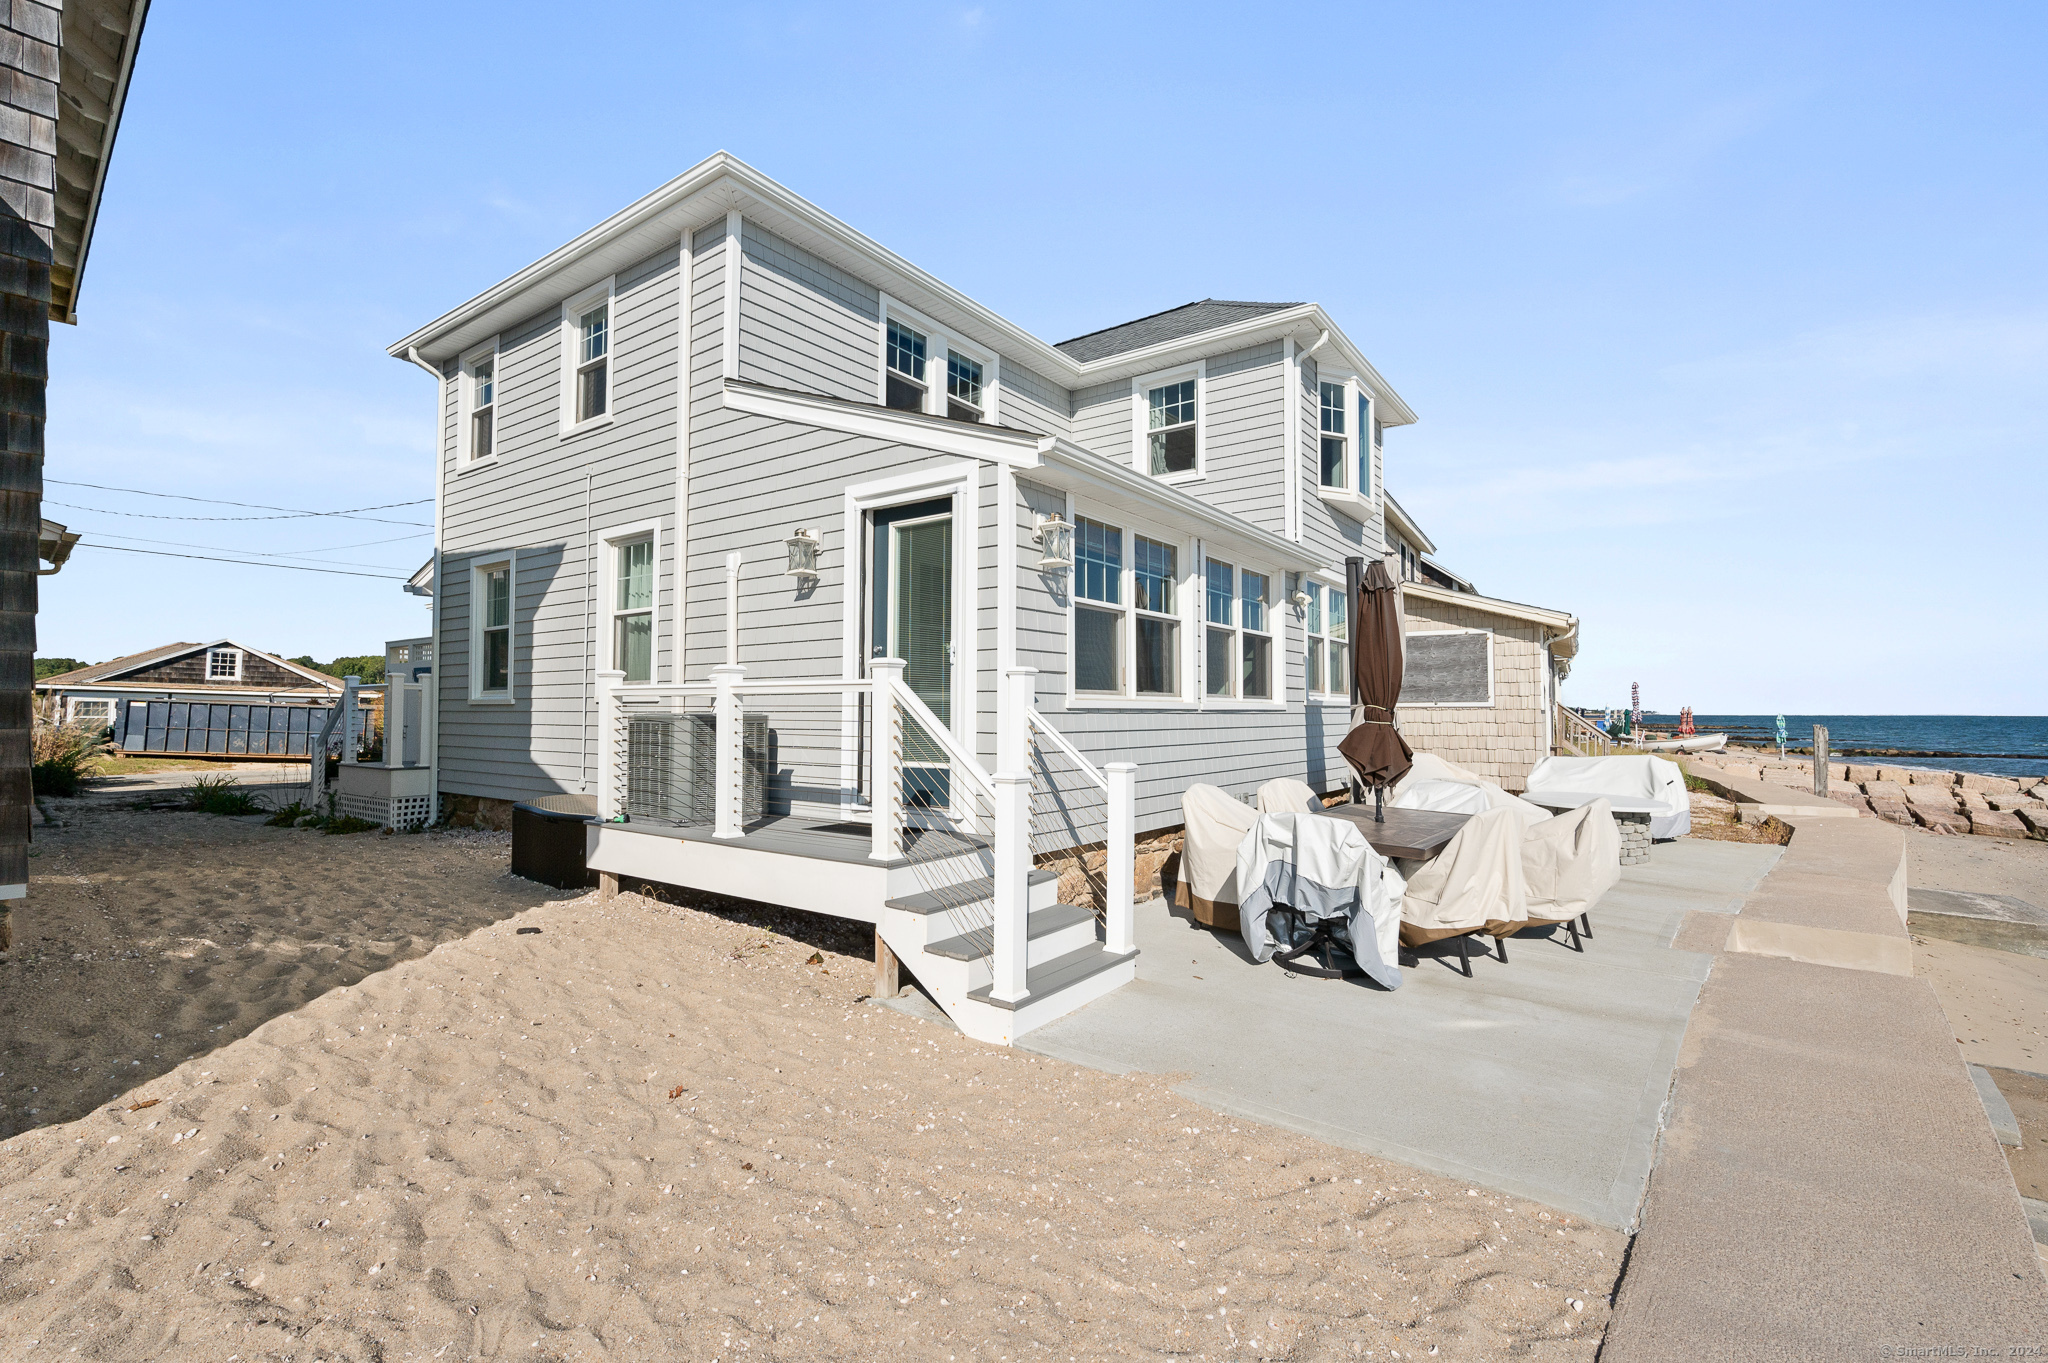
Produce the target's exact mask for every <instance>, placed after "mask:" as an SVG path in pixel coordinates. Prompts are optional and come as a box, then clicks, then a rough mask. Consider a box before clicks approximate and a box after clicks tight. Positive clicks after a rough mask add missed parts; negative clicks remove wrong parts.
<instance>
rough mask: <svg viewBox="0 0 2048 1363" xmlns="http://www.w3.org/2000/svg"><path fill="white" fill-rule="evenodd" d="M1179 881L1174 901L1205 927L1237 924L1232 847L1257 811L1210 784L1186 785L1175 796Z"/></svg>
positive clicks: (1256, 817)
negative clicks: (1181, 828)
mask: <svg viewBox="0 0 2048 1363" xmlns="http://www.w3.org/2000/svg"><path fill="white" fill-rule="evenodd" d="M1180 809H1181V820H1182V822H1183V824H1184V825H1185V826H1186V832H1185V834H1184V835H1183V837H1182V839H1181V852H1180V876H1179V884H1178V886H1177V888H1176V889H1175V891H1174V902H1175V903H1176V904H1178V905H1179V906H1180V907H1181V908H1184V909H1186V910H1188V911H1189V912H1190V913H1192V914H1194V916H1195V921H1196V922H1197V923H1200V924H1201V925H1202V926H1203V927H1205V928H1219V929H1223V930H1230V929H1234V928H1236V927H1237V902H1238V892H1237V847H1238V844H1239V843H1241V842H1243V841H1244V835H1245V834H1247V833H1249V832H1251V831H1252V825H1253V824H1255V823H1257V822H1258V821H1259V815H1258V811H1256V810H1254V809H1253V808H1252V807H1251V806H1250V805H1247V804H1245V803H1243V802H1242V801H1239V800H1233V799H1231V798H1230V796H1229V795H1227V794H1226V793H1224V792H1223V791H1222V790H1219V789H1218V788H1217V787H1215V786H1210V785H1192V786H1189V787H1188V788H1187V793H1186V794H1184V795H1182V796H1181V797H1180Z"/></svg>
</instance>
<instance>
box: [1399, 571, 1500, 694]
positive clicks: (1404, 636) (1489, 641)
mask: <svg viewBox="0 0 2048 1363" xmlns="http://www.w3.org/2000/svg"><path fill="white" fill-rule="evenodd" d="M1460 595H1461V596H1462V595H1463V594H1462V593H1460ZM1464 599H1465V600H1468V601H1469V600H1471V598H1470V597H1465V598H1464ZM1446 634H1483V635H1485V636H1486V699H1485V700H1411V699H1409V698H1408V695H1407V693H1406V692H1405V690H1404V692H1403V693H1402V696H1401V699H1400V700H1398V701H1396V702H1395V706H1396V708H1397V709H1402V710H1490V709H1492V708H1493V704H1494V699H1495V697H1496V696H1497V695H1498V689H1497V688H1496V686H1495V684H1494V669H1495V667H1496V666H1497V663H1496V661H1495V658H1494V654H1495V651H1496V650H1495V648H1494V635H1493V631H1492V630H1490V629H1474V628H1470V627H1466V628H1461V629H1460V628H1453V629H1406V628H1404V629H1403V630H1402V632H1401V651H1402V653H1403V654H1404V655H1405V654H1406V653H1407V651H1408V641H1409V640H1410V639H1415V638H1419V637H1423V636H1430V635H1434V636H1439V637H1440V636H1442V635H1446Z"/></svg>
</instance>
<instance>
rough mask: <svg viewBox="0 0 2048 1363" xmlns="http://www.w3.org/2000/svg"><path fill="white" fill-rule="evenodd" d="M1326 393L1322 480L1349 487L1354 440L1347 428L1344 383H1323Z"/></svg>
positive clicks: (1324, 484)
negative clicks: (1348, 433) (1345, 426)
mask: <svg viewBox="0 0 2048 1363" xmlns="http://www.w3.org/2000/svg"><path fill="white" fill-rule="evenodd" d="M1321 388H1322V397H1323V421H1322V429H1323V459H1322V480H1323V486H1324V487H1339V488H1341V487H1348V486H1349V483H1348V482H1347V481H1346V478H1347V477H1348V475H1349V472H1350V467H1351V460H1350V458H1349V457H1348V456H1349V454H1350V448H1351V442H1350V440H1349V439H1348V438H1347V436H1346V433H1345V429H1344V385H1343V384H1341V383H1325V384H1322V385H1321Z"/></svg>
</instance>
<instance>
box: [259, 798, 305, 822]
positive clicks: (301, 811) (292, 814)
mask: <svg viewBox="0 0 2048 1363" xmlns="http://www.w3.org/2000/svg"><path fill="white" fill-rule="evenodd" d="M312 812H313V811H312V810H310V809H308V808H306V806H305V805H304V804H302V803H300V802H299V801H297V800H294V801H292V802H291V803H290V804H288V805H286V806H285V807H284V808H283V809H280V810H278V811H277V812H276V813H275V814H272V815H271V816H270V817H269V818H267V819H265V820H264V821H263V822H265V823H267V824H269V825H270V826H271V827H272V828H290V827H291V826H292V825H293V824H296V823H297V822H298V821H299V820H301V819H303V818H305V817H306V816H307V815H309V814H311V813H312Z"/></svg>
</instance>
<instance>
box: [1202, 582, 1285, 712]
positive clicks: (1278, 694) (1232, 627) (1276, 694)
mask: <svg viewBox="0 0 2048 1363" xmlns="http://www.w3.org/2000/svg"><path fill="white" fill-rule="evenodd" d="M1202 550H1203V552H1202V555H1201V564H1200V570H1199V571H1198V572H1197V573H1196V574H1195V578H1194V584H1195V592H1196V600H1195V607H1196V609H1195V619H1196V621H1197V622H1198V623H1197V625H1196V629H1197V631H1198V632H1199V633H1200V634H1201V638H1200V639H1199V640H1197V641H1196V647H1195V660H1196V670H1197V671H1198V672H1199V673H1200V674H1201V675H1200V676H1199V677H1198V678H1197V679H1196V686H1195V694H1196V696H1197V697H1198V698H1199V700H1200V702H1201V707H1202V708H1203V709H1204V710H1284V709H1285V708H1287V704H1288V691H1287V659H1288V657H1289V656H1290V655H1289V654H1288V652H1287V625H1286V621H1285V619H1284V617H1283V616H1282V615H1281V609H1282V607H1283V606H1285V605H1286V604H1287V603H1286V602H1284V601H1282V600H1281V599H1280V595H1281V592H1282V590H1283V588H1284V584H1285V582H1286V574H1285V573H1280V572H1275V571H1274V570H1273V569H1272V568H1270V567H1268V566H1267V565H1266V564H1264V563H1259V562H1240V561H1239V560H1237V559H1234V558H1225V557H1224V556H1222V555H1221V554H1212V553H1210V552H1208V546H1207V545H1206V544H1204V545H1202ZM1212 562H1214V563H1220V564H1223V565H1225V566H1226V567H1228V568H1229V569H1230V620H1229V622H1228V623H1221V622H1212V621H1211V620H1210V619H1209V565H1210V564H1211V563H1212ZM1248 573H1249V574H1250V575H1252V576H1254V577H1262V578H1264V579H1265V581H1266V597H1265V603H1264V611H1265V625H1264V627H1263V628H1260V629H1252V628H1251V627H1249V626H1248V625H1246V624H1245V623H1244V579H1245V575H1246V574H1248ZM1211 629H1216V630H1219V631H1221V632H1223V633H1226V634H1228V635H1229V636H1230V641H1231V642H1230V681H1229V690H1227V691H1225V692H1223V693H1221V694H1216V693H1212V692H1211V691H1210V689H1209V681H1210V678H1209V648H1208V646H1209V631H1210V630H1211ZM1247 635H1251V636H1255V637H1258V638H1262V639H1264V640H1266V691H1267V694H1266V695H1263V696H1245V695H1240V694H1239V693H1238V687H1239V669H1240V666H1241V664H1242V661H1243V653H1242V649H1243V647H1244V642H1243V641H1244V639H1245V637H1246V636H1247Z"/></svg>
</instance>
